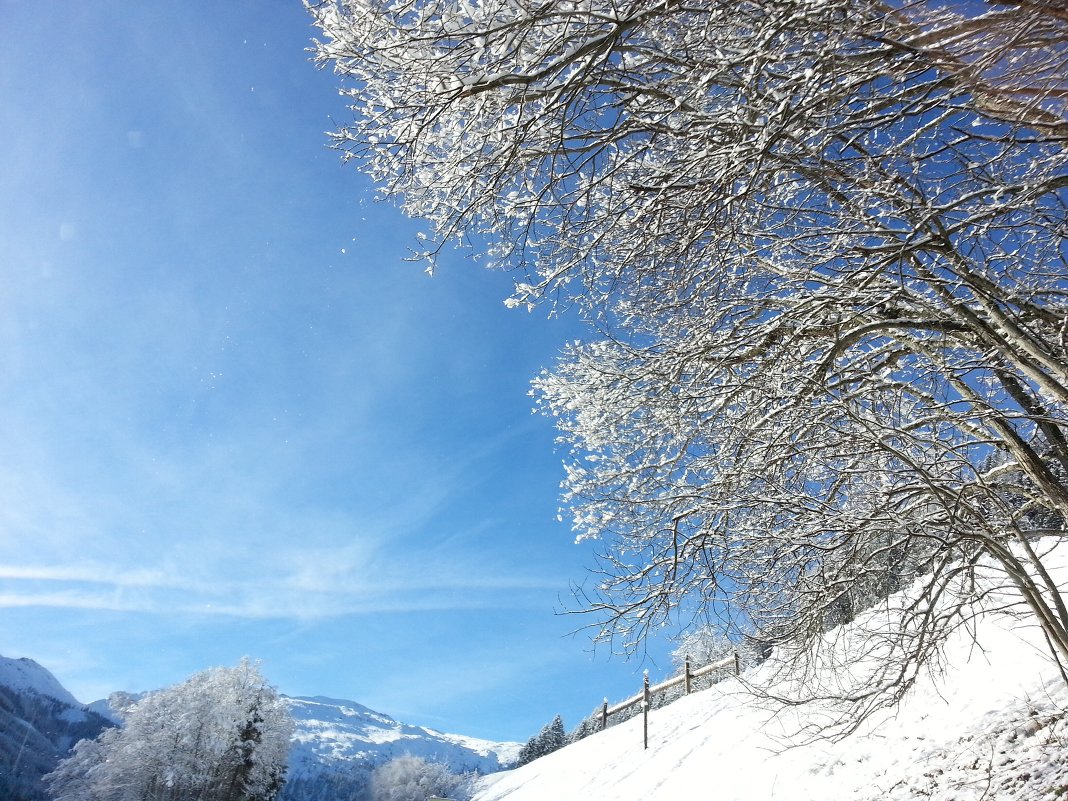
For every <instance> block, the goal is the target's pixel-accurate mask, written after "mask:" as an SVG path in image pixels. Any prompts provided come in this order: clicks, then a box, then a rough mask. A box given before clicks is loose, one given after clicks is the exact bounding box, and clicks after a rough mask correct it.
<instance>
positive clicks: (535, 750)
mask: <svg viewBox="0 0 1068 801" xmlns="http://www.w3.org/2000/svg"><path fill="white" fill-rule="evenodd" d="M567 742H568V738H567V732H566V731H565V730H564V719H563V718H561V717H560V716H559V715H557V716H556V717H555V718H553V719H552V720H551V721H550V722H549V723H546V724H545V726H543V727H542V730H541V731H540V732H538V733H537V734H535V735H534V736H533V737H531V738H530V739H529V740H527V742H526V744H525V745H524V746H523V747H522V748H520V749H519V757H518V759H516V766H517V767H521V766H523V765H526V764H527V763H529V762H533V761H534V760H535V759H538V758H540V757H543V756H546V755H547V754H551V753H552V752H553V751H558V750H559V749H561V748H563V747H564V746H565V745H567Z"/></svg>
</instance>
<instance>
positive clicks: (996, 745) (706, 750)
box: [474, 584, 1068, 801]
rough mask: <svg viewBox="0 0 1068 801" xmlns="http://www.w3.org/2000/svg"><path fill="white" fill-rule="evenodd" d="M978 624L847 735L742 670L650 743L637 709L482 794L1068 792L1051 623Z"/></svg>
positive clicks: (482, 785) (758, 797)
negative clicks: (814, 734)
mask: <svg viewBox="0 0 1068 801" xmlns="http://www.w3.org/2000/svg"><path fill="white" fill-rule="evenodd" d="M1061 586H1063V584H1062V585H1061ZM976 633H977V635H978V643H979V645H976V643H975V642H973V641H972V640H971V639H970V638H968V637H966V636H963V635H961V636H958V637H956V638H955V640H954V641H953V642H952V643H951V646H950V648H949V651H948V654H947V656H948V661H947V666H946V669H945V673H944V675H943V676H942V677H941V678H940V679H937V680H936V679H932V678H931V677H929V676H927V677H924V678H923V679H922V680H921V681H920V682H919V684H918V685H917V687H916V688H915V690H914V692H913V693H912V694H911V695H910V696H909V697H908V698H907V699H906V700H905V702H904V703H902V704H901V706H900V707H899V708H898V709H897V710H894V711H886V712H884V713H883V714H882V715H881V717H880V718H878V719H876V720H873V721H872V722H871V723H870V724H865V726H864V727H863V728H862V729H861V730H860V731H859V732H858V733H856V734H854V735H853V736H851V737H848V738H846V739H844V740H841V741H839V742H830V741H827V740H815V741H813V739H812V738H811V737H805V736H804V735H802V734H800V733H801V732H802V731H803V730H804V729H805V728H806V727H809V726H812V725H814V724H816V723H818V721H819V720H820V717H819V714H820V709H817V708H813V707H802V708H800V709H797V708H783V707H781V706H779V707H775V706H773V705H771V704H770V703H768V702H760V701H758V700H757V699H756V698H755V697H754V696H753V695H752V694H750V693H748V692H747V691H746V689H745V687H743V685H742V683H741V682H740V681H739V680H737V679H731V680H728V681H724V682H723V683H720V684H718V685H716V686H714V687H713V688H712V689H709V690H706V691H703V692H700V693H695V694H693V695H691V696H689V697H686V698H683V699H682V700H680V701H677V702H676V703H674V704H671V705H670V706H667V707H665V708H663V709H660V710H656V711H654V712H652V713H651V715H650V718H649V731H650V746H649V750H647V751H646V750H643V748H642V721H641V718H640V717H638V718H634V719H632V720H630V721H627V722H625V723H621V724H619V725H618V726H616V727H612V728H610V729H608V730H607V731H604V732H600V733H598V734H595V735H593V736H591V737H588V738H587V739H585V740H582V741H580V742H578V743H576V744H574V745H571V746H568V747H566V748H564V749H562V750H560V751H557V752H556V753H554V754H550V755H549V756H547V757H543V758H541V759H539V760H537V761H535V762H533V763H532V764H530V765H527V766H525V767H523V768H520V769H518V770H515V771H511V772H507V773H500V774H497V775H494V776H487V777H485V778H483V779H481V780H480V781H479V784H478V789H477V790H476V793H475V795H474V801H503V799H507V801H543V800H544V799H546V798H551V799H553V800H554V801H590V800H591V799H596V801H650V799H713V798H714V799H715V800H716V801H837V800H838V799H849V801H876V800H878V801H919V799H925V801H979V800H980V799H997V800H998V801H1006V800H1009V799H1011V800H1014V801H1045V799H1065V798H1068V720H1066V710H1068V690H1066V688H1065V683H1064V680H1063V679H1062V678H1061V676H1060V674H1059V672H1058V670H1057V667H1056V666H1055V665H1054V664H1052V663H1051V661H1050V659H1049V656H1048V654H1047V652H1046V649H1045V643H1044V641H1043V639H1042V635H1041V633H1040V632H1039V631H1037V629H1036V628H1034V627H1033V626H1028V625H1024V624H1021V623H1020V622H1019V621H1017V620H1014V619H1013V618H1011V617H1009V616H1007V615H1005V614H993V613H991V614H987V615H985V616H984V617H982V618H981V619H980V620H978V621H977V625H976ZM840 636H843V637H844V638H848V634H845V635H840ZM774 668H775V665H774V656H773V657H772V659H771V660H769V662H768V663H767V664H765V665H764V666H762V667H761V668H759V669H758V670H757V672H755V673H751V674H748V675H747V676H743V679H745V680H748V681H752V682H759V681H761V680H763V679H767V678H768V676H769V675H770V671H772V670H774ZM814 679H815V681H816V682H825V681H830V676H816V677H814ZM880 723H881V724H883V725H878V724H880ZM806 740H807V741H808V742H807V744H805V741H806ZM798 743H801V744H798ZM787 746H793V747H789V748H787Z"/></svg>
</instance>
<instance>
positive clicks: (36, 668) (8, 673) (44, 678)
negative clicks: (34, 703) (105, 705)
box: [0, 656, 82, 708]
mask: <svg viewBox="0 0 1068 801" xmlns="http://www.w3.org/2000/svg"><path fill="white" fill-rule="evenodd" d="M0 686H4V687H8V688H10V689H11V690H14V691H15V692H17V693H24V692H35V693H37V694H38V695H47V696H48V697H50V698H55V699H56V700H57V701H60V702H62V703H64V704H67V705H68V706H71V707H78V708H80V707H81V706H82V704H80V703H78V700H77V699H76V698H75V697H74V696H73V695H71V694H70V693H69V692H68V691H67V689H66V688H65V687H64V686H63V685H62V684H60V683H59V682H58V681H57V680H56V677H55V676H53V675H52V674H51V673H49V672H48V670H46V669H45V668H43V667H41V666H40V665H38V664H37V663H36V662H34V661H33V660H32V659H26V658H22V659H10V658H8V657H6V656H0Z"/></svg>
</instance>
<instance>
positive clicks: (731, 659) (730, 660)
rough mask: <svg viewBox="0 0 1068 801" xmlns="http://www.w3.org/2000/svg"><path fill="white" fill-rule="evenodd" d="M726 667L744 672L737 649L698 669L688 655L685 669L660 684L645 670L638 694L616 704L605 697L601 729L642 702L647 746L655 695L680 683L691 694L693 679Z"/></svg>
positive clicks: (736, 672) (735, 671)
mask: <svg viewBox="0 0 1068 801" xmlns="http://www.w3.org/2000/svg"><path fill="white" fill-rule="evenodd" d="M724 668H734V675H735V676H737V675H738V674H739V673H741V672H742V665H741V660H740V659H739V658H738V652H737V651H735V652H734V653H733V654H732V655H731V656H728V657H725V658H723V659H721V660H719V661H718V662H712V663H711V664H709V665H704V666H702V667H699V668H697V669H696V670H694V669H692V668H691V667H690V658H689V657H686V662H685V664H684V666H683V671H682V673H680V674H679V675H678V676H674V677H673V678H670V679H668V680H667V681H662V682H660V683H659V684H653V685H650V684H649V671H645V683H644V684H643V686H642V689H641V692H639V693H638V694H637V695H635V696H632V697H631V698H628V699H627V700H625V701H620V702H619V703H618V704H615V705H614V706H609V705H608V699H607V698H606V699H604V705H603V706H602V707H601V731H604V730H605V729H607V728H608V718H609V717H611V716H612V715H618V714H619V713H620V712H625V711H626V710H628V709H631V708H632V707H635V706H637V705H638V704H641V706H642V716H643V718H644V720H643V726H642V728H643V730H644V738H645V747H646V748H648V747H649V708H650V706H651V705H652V700H653V696H654V695H660V694H661V693H663V692H667V691H668V690H670V689H671V688H672V687H678V686H679V685H680V684H681V685H683V686H684V690H683V692H684V693H685V694H686V695H689V694H690V692H691V690H692V689H693V680H694V679H699V678H701V677H702V676H707V675H708V674H709V673H715V672H716V671H717V670H723V669H724Z"/></svg>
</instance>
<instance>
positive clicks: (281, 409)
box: [0, 0, 667, 739]
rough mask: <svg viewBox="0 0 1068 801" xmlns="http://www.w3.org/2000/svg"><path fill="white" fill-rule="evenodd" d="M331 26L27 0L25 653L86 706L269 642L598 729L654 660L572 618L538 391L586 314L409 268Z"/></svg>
mask: <svg viewBox="0 0 1068 801" xmlns="http://www.w3.org/2000/svg"><path fill="white" fill-rule="evenodd" d="M45 8H47V10H42V9H45ZM313 34H314V31H313V30H312V29H311V27H310V24H309V19H308V18H307V17H306V15H305V13H304V11H303V9H302V7H301V6H300V4H299V3H298V2H296V1H295V0H294V1H293V2H269V3H265V2H253V1H252V0H247V1H246V0H238V1H236V2H229V3H221V4H220V3H207V2H183V3H169V4H156V3H129V2H112V0H94V2H91V3H83V2H55V3H49V4H46V5H45V6H42V5H40V4H37V3H32V2H29V0H0V144H2V146H3V148H4V154H3V158H2V159H0V654H3V655H4V656H13V657H18V656H28V657H31V658H33V659H36V660H37V661H39V662H41V663H42V664H44V665H45V666H46V667H48V668H49V669H51V670H52V671H53V672H54V673H55V674H56V675H57V677H58V678H59V679H60V680H61V681H62V682H63V683H64V684H65V685H66V686H67V687H68V688H69V689H70V690H71V691H72V692H73V693H74V694H75V695H76V696H77V697H79V698H80V699H81V700H83V701H89V700H93V699H95V698H98V697H102V696H104V695H106V694H107V693H109V692H111V691H113V690H117V689H125V690H144V689H151V688H155V687H159V686H163V685H166V684H170V683H173V682H175V681H178V680H181V679H182V678H184V677H185V676H187V675H189V674H190V673H192V672H194V671H196V670H200V669H202V668H204V667H207V666H210V665H215V664H234V663H236V661H237V660H238V659H239V658H240V657H241V656H243V655H249V656H252V657H256V658H260V659H262V660H263V670H264V672H265V673H266V674H267V676H268V677H269V678H270V679H271V680H272V681H273V682H275V683H276V684H277V685H278V686H279V688H280V689H281V690H282V691H283V692H286V693H290V694H294V695H311V694H321V695H330V696H335V697H344V698H350V699H353V700H357V701H359V702H361V703H364V704H366V705H368V706H371V707H373V708H376V709H379V710H380V711H383V712H386V713H389V714H391V715H393V716H395V717H398V718H400V719H403V720H406V721H409V722H414V723H422V724H425V725H431V726H434V727H437V728H443V729H446V730H450V731H457V732H461V733H465V734H471V735H476V736H483V737H490V738H498V739H525V738H526V737H528V736H530V735H531V734H533V733H535V732H536V730H537V729H538V728H539V727H540V726H541V725H542V724H544V723H545V722H547V721H548V720H550V719H551V718H552V716H553V715H555V714H557V713H562V714H563V715H564V717H565V721H566V722H567V723H568V724H569V725H573V724H574V723H577V722H578V719H579V717H580V716H581V715H582V714H584V713H586V712H587V711H589V710H590V709H592V708H593V707H594V706H595V705H596V704H597V703H598V702H599V700H600V698H601V697H602V696H603V695H605V694H607V695H609V696H611V697H613V698H619V697H623V696H625V695H627V694H630V693H631V692H633V691H634V690H635V689H636V685H637V682H638V681H640V678H639V677H640V671H641V669H642V668H643V667H650V665H649V664H648V663H646V664H645V665H640V664H638V663H636V662H624V661H622V660H620V659H619V658H618V657H610V656H609V654H608V653H607V652H606V651H603V650H602V651H600V652H599V653H597V654H595V655H594V654H591V644H590V642H589V639H588V637H587V636H586V635H582V634H580V635H578V636H577V637H569V636H567V634H568V632H570V631H572V630H573V629H574V628H576V626H578V625H579V624H581V622H582V621H579V620H576V619H574V618H571V617H566V616H560V615H558V614H556V613H555V610H558V609H560V608H562V607H564V606H566V605H568V604H569V603H570V594H569V590H568V587H569V584H570V583H572V582H581V581H583V580H584V578H585V575H586V574H585V569H586V567H588V566H589V565H590V564H591V563H592V560H591V550H590V548H589V547H588V546H576V545H574V544H573V537H572V534H571V532H570V530H569V528H568V526H567V524H566V523H564V524H562V523H559V522H557V520H556V511H557V506H558V495H559V486H558V485H559V481H560V479H561V477H562V475H563V470H562V467H561V454H559V453H558V452H556V451H555V450H554V445H553V439H554V431H553V428H552V423H551V421H549V420H547V419H545V418H542V417H540V416H537V415H533V414H532V413H531V399H530V398H529V397H528V396H527V391H528V388H529V381H530V379H531V378H532V377H533V376H534V375H535V374H536V373H537V372H538V371H539V370H540V369H541V368H543V367H547V366H549V365H551V363H552V361H553V359H554V355H555V354H556V353H557V352H558V350H559V348H560V346H561V344H562V343H563V342H565V341H567V340H568V339H574V338H576V337H580V336H581V335H582V330H581V329H580V328H579V326H578V324H577V323H576V322H575V321H573V320H567V319H548V317H547V315H546V314H545V312H544V311H540V312H539V311H536V312H534V313H532V314H528V313H527V312H525V311H517V310H508V309H506V308H505V307H504V305H503V303H502V301H503V299H504V298H505V297H506V296H507V295H508V293H509V286H510V279H509V277H508V276H507V275H505V274H502V273H496V272H491V271H487V270H485V269H483V268H481V267H480V266H478V265H477V264H475V263H473V262H472V261H470V260H469V259H468V258H467V257H466V256H465V255H464V254H460V253H454V254H449V255H447V257H446V259H445V261H444V263H443V264H442V266H441V269H440V270H439V272H438V274H437V275H436V276H435V277H434V278H432V279H431V278H429V277H427V276H426V275H424V274H423V272H422V270H421V268H420V267H419V266H418V265H415V264H412V263H409V262H406V261H404V257H405V256H406V254H407V249H408V247H409V246H410V245H413V244H414V242H415V239H414V236H415V233H416V232H417V231H418V230H419V226H418V224H417V223H414V222H411V221H407V220H405V219H404V218H403V217H402V216H401V215H400V213H399V212H398V211H396V209H395V208H393V207H392V206H390V205H387V204H382V203H376V202H374V201H373V190H372V188H371V187H370V186H369V184H368V182H367V181H366V179H364V178H363V176H361V175H360V174H359V173H358V172H357V171H356V170H354V169H353V168H352V167H351V166H348V167H343V166H342V165H341V164H340V159H339V155H338V154H337V153H336V152H334V151H331V150H329V149H328V148H327V147H326V143H327V138H326V136H325V133H324V132H325V131H327V130H328V129H331V128H332V127H333V124H332V123H331V118H333V119H335V120H343V119H345V117H346V114H347V112H346V111H345V108H344V104H343V100H342V98H340V97H339V96H338V94H337V91H336V84H337V81H336V79H335V78H334V76H333V75H331V74H330V73H329V72H323V71H319V70H316V69H315V67H314V66H313V65H312V64H311V63H310V61H309V60H308V57H309V54H308V53H307V52H306V49H307V48H308V46H309V45H310V39H311V37H312V36H313ZM662 651H663V648H661V649H660V653H661V658H660V659H659V664H660V667H658V666H657V665H655V664H654V665H652V666H651V668H652V671H653V673H654V674H659V673H663V672H664V671H666V667H667V666H666V664H664V662H665V660H664V659H663V658H662ZM656 653H657V652H656V651H655V650H654V655H655V654H656Z"/></svg>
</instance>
